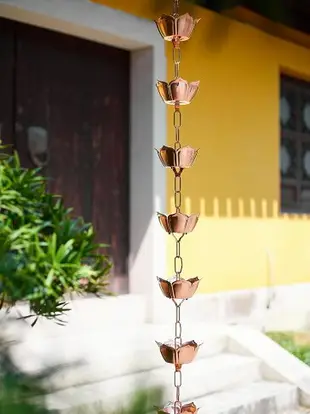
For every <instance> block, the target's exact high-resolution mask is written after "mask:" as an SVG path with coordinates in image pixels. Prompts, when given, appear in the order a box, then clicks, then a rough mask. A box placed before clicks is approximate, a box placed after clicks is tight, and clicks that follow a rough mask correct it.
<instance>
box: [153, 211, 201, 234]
mask: <svg viewBox="0 0 310 414" xmlns="http://www.w3.org/2000/svg"><path fill="white" fill-rule="evenodd" d="M157 216H158V220H159V222H160V224H161V225H162V227H163V228H164V230H165V231H166V232H167V233H168V234H171V233H178V234H187V233H191V232H192V231H193V230H194V228H195V227H196V224H197V222H198V219H199V216H198V214H191V215H190V216H188V215H187V214H183V213H174V214H170V215H168V216H166V215H165V214H162V213H157Z"/></svg>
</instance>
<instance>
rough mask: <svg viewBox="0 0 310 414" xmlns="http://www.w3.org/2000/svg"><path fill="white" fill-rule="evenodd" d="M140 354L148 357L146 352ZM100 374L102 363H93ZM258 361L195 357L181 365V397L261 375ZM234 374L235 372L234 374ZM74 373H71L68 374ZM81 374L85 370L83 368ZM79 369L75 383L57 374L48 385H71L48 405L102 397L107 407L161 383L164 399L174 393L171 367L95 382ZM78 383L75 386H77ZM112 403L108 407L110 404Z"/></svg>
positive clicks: (60, 405) (238, 384) (61, 407)
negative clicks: (191, 361) (189, 362)
mask: <svg viewBox="0 0 310 414" xmlns="http://www.w3.org/2000/svg"><path fill="white" fill-rule="evenodd" d="M143 358H148V356H147V355H145V356H143ZM97 369H100V370H101V371H102V376H104V372H105V367H104V365H103V366H101V367H97ZM260 369H261V363H260V361H259V360H258V359H256V358H252V357H246V356H240V355H234V354H220V355H215V356H212V357H209V358H204V359H200V360H199V359H198V360H196V361H194V362H193V363H192V364H190V365H187V366H186V365H185V366H184V367H183V387H182V398H183V400H189V399H192V398H194V397H195V396H197V395H206V394H210V393H215V392H219V391H222V390H225V389H231V388H233V387H242V386H244V385H245V384H249V383H252V382H254V381H259V380H260V379H261V372H260ZM236 374H237V375H236ZM72 375H74V374H72ZM84 375H85V371H84ZM88 377H89V374H88V375H86V376H85V377H84V378H83V371H81V372H80V378H79V384H77V378H76V377H75V378H72V379H71V380H68V379H67V381H64V379H63V378H61V377H58V376H57V374H56V376H55V377H54V379H53V383H52V384H50V385H51V387H52V388H53V387H54V389H55V387H56V386H57V387H59V384H60V385H61V388H64V383H67V384H70V383H72V382H74V383H75V384H74V386H70V387H68V388H66V389H61V390H59V391H56V392H54V393H53V394H52V395H50V396H49V397H48V405H49V407H50V408H52V409H58V410H65V409H67V408H69V407H72V406H79V405H85V404H91V403H94V402H96V401H98V402H99V401H103V402H104V404H108V406H109V409H112V408H113V407H115V408H116V407H117V406H118V405H119V404H122V403H123V402H124V401H125V400H126V398H128V397H129V396H131V395H132V394H133V393H134V392H135V391H137V389H139V388H150V387H154V386H157V387H162V388H163V390H164V399H165V401H169V400H170V399H171V398H173V396H174V388H173V367H172V366H171V365H167V364H165V365H163V366H162V367H160V368H156V369H153V370H151V371H146V372H140V373H135V374H130V375H126V376H118V377H114V378H110V379H106V380H101V381H98V382H93V383H87V381H86V380H85V378H88ZM77 385H78V386H77ZM111 407H112V408H111Z"/></svg>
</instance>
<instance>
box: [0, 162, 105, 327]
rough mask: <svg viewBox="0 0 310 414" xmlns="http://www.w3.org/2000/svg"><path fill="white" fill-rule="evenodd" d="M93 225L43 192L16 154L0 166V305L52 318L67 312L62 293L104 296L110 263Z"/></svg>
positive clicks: (35, 172)
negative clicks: (22, 307) (17, 306)
mask: <svg viewBox="0 0 310 414" xmlns="http://www.w3.org/2000/svg"><path fill="white" fill-rule="evenodd" d="M103 246H104V245H100V244H97V243H95V233H94V229H93V226H92V225H91V224H86V223H84V221H83V219H82V218H77V219H75V218H73V217H72V215H71V209H68V208H66V207H65V206H64V204H63V201H62V198H61V197H59V196H55V195H53V194H50V193H48V192H47V191H46V179H45V177H43V176H42V175H40V170H38V169H36V170H31V169H24V168H22V167H21V165H20V162H19V157H18V155H17V154H15V155H13V156H9V157H7V158H5V157H4V156H3V154H2V156H1V162H0V299H1V301H0V302H1V303H0V305H2V306H3V305H5V306H7V307H11V306H14V304H16V302H18V301H27V302H28V303H29V306H30V311H31V314H32V315H33V314H34V315H36V317H35V319H34V323H35V321H36V320H37V316H44V317H46V318H50V319H54V320H56V321H57V322H58V323H61V322H62V321H61V318H60V317H61V316H62V315H63V314H64V313H65V312H66V311H68V308H67V304H66V302H65V300H64V295H65V294H66V293H70V292H75V293H77V294H84V293H94V294H108V293H109V292H108V289H107V286H108V279H107V278H108V275H109V272H110V268H111V264H110V261H109V259H108V257H106V256H104V255H102V254H100V248H102V247H103Z"/></svg>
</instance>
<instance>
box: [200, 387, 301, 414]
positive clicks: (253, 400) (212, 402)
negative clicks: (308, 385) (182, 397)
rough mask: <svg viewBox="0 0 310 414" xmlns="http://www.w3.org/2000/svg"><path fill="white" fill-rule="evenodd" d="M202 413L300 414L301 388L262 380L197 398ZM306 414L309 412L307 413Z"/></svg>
mask: <svg viewBox="0 0 310 414" xmlns="http://www.w3.org/2000/svg"><path fill="white" fill-rule="evenodd" d="M195 403H196V405H197V406H198V407H201V409H200V410H199V412H200V413H201V414H297V413H298V412H299V411H298V390H297V387H295V386H294V385H291V384H286V383H277V382H267V381H260V382H255V383H250V384H249V385H247V386H244V387H239V388H235V389H232V390H228V391H224V392H219V393H215V394H213V395H207V396H205V397H202V398H198V399H195ZM304 414H305V413H304Z"/></svg>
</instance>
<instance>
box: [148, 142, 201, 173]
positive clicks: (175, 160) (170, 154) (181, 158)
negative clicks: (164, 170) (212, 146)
mask: <svg viewBox="0 0 310 414" xmlns="http://www.w3.org/2000/svg"><path fill="white" fill-rule="evenodd" d="M156 151H157V154H158V157H159V159H160V161H161V163H162V164H163V166H164V167H170V168H182V169H183V168H190V167H191V166H192V165H193V164H194V162H195V159H196V157H197V154H198V150H197V149H195V148H192V147H189V146H186V147H182V148H179V149H174V148H173V147H166V145H164V146H163V147H161V148H160V149H159V150H157V149H156Z"/></svg>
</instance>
